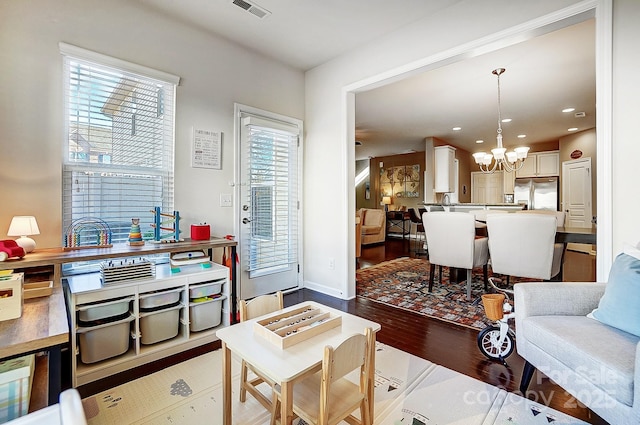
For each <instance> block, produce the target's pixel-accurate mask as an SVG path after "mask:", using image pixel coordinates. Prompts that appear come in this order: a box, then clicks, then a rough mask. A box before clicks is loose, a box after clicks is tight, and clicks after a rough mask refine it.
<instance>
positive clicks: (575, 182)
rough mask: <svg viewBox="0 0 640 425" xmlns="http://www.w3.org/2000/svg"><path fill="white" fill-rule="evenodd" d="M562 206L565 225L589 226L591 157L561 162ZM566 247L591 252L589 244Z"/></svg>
mask: <svg viewBox="0 0 640 425" xmlns="http://www.w3.org/2000/svg"><path fill="white" fill-rule="evenodd" d="M562 208H563V210H564V212H565V214H566V217H565V221H564V225H565V227H591V218H592V208H593V207H592V205H591V158H580V159H576V160H572V161H564V162H563V163H562ZM568 248H570V249H573V250H576V251H582V252H591V250H592V247H591V245H584V244H569V246H568Z"/></svg>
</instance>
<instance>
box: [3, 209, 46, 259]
mask: <svg viewBox="0 0 640 425" xmlns="http://www.w3.org/2000/svg"><path fill="white" fill-rule="evenodd" d="M39 234H40V229H38V223H37V222H36V218H35V217H34V216H31V215H17V216H15V217H13V218H12V219H11V224H10V225H9V231H8V232H7V236H20V237H19V238H18V239H16V243H17V244H18V245H19V246H21V247H22V248H23V249H24V252H31V251H33V250H34V249H36V241H34V240H33V239H31V238H29V237H27V236H31V235H39Z"/></svg>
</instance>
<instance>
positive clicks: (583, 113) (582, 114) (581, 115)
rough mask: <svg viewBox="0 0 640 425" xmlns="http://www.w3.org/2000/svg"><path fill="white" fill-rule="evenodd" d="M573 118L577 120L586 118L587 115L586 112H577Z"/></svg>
mask: <svg viewBox="0 0 640 425" xmlns="http://www.w3.org/2000/svg"><path fill="white" fill-rule="evenodd" d="M573 116H574V117H576V118H584V117H586V116H587V114H586V113H585V112H576V113H575V114H574V115H573Z"/></svg>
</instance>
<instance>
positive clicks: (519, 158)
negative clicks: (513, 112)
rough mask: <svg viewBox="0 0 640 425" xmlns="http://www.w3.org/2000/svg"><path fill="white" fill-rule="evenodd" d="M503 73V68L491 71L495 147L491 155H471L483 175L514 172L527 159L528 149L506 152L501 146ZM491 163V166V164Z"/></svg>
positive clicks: (522, 147) (519, 148) (521, 148)
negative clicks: (494, 96)
mask: <svg viewBox="0 0 640 425" xmlns="http://www.w3.org/2000/svg"><path fill="white" fill-rule="evenodd" d="M504 71H505V69H504V68H498V69H494V70H493V71H491V73H492V74H493V75H496V76H497V77H498V135H497V136H496V139H497V146H496V147H495V148H493V149H491V153H490V154H489V153H485V152H477V153H474V154H473V159H475V161H476V164H478V165H479V166H480V170H481V171H482V172H483V173H494V172H496V171H500V170H505V171H508V172H512V171H516V170H519V169H520V168H522V166H523V165H524V160H525V159H527V152H529V148H528V147H526V146H521V147H517V148H515V149H514V150H513V151H509V152H507V149H506V148H504V147H503V146H502V113H501V111H500V75H501V74H503V73H504ZM492 162H493V165H491V163H492Z"/></svg>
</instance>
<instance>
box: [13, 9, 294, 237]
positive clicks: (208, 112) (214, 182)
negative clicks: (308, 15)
mask: <svg viewBox="0 0 640 425" xmlns="http://www.w3.org/2000/svg"><path fill="white" fill-rule="evenodd" d="M60 41H63V42H66V43H69V44H73V45H77V46H79V47H83V48H85V49H89V50H93V51H96V52H98V53H103V54H106V55H109V56H113V57H116V58H119V59H123V60H127V61H130V62H134V63H138V64H141V65H144V66H147V67H151V68H155V69H158V70H161V71H165V72H168V73H171V74H174V75H178V76H180V77H181V82H180V85H179V87H178V88H177V97H176V99H177V105H176V111H177V112H176V163H175V170H176V173H175V206H176V209H177V210H179V211H180V215H181V216H182V217H183V218H184V220H183V222H182V224H181V226H180V227H181V228H182V230H183V232H185V233H186V236H187V237H188V234H189V228H190V224H191V223H197V222H201V221H206V222H207V223H211V224H212V232H213V233H214V234H215V235H225V234H231V233H233V232H234V228H233V208H221V207H219V198H220V193H233V188H232V187H230V186H229V182H230V181H233V179H234V158H233V152H234V148H233V137H234V134H233V106H234V102H239V103H243V104H246V105H251V106H254V107H258V108H262V109H266V110H270V111H273V112H277V113H280V114H283V115H288V116H292V117H294V118H298V119H303V118H304V75H303V73H302V72H301V71H298V70H295V69H293V68H290V67H287V66H284V65H282V64H279V63H277V62H275V61H273V60H270V59H267V58H265V57H262V56H260V55H257V54H256V53H254V52H249V51H247V50H246V49H243V48H240V47H238V46H236V45H234V44H232V43H230V42H228V41H226V40H224V39H222V38H219V37H215V36H211V35H208V34H206V33H204V32H202V31H199V30H197V29H194V28H191V27H188V26H185V25H182V24H180V23H178V22H176V21H174V20H170V19H167V18H165V17H164V16H162V15H160V14H157V13H155V12H151V11H149V10H147V9H145V8H144V6H142V5H141V4H140V3H139V2H132V1H127V0H109V1H102V0H67V1H49V0H29V1H23V0H3V1H2V2H0V64H1V68H2V69H1V71H0V147H1V151H0V187H1V189H0V194H1V196H2V206H1V207H0V237H1V238H4V237H5V235H6V231H7V229H8V228H9V222H10V220H11V217H12V216H14V215H35V216H36V218H37V220H38V224H39V227H40V231H41V234H40V235H39V236H36V237H34V239H36V241H37V243H38V247H40V248H44V247H54V246H60V244H61V236H60V235H61V222H62V220H61V209H62V206H61V197H62V195H61V170H62V158H63V143H64V137H63V131H64V127H63V118H64V114H63V111H62V107H63V100H62V57H61V55H60V53H59V49H58V42H60ZM192 127H196V128H205V129H212V130H218V131H222V132H223V133H224V136H223V147H222V149H223V150H222V153H223V164H222V170H208V169H198V168H191V165H190V154H191V148H190V143H191V128H192ZM142 220H143V222H144V220H145V218H144V217H142ZM149 221H151V217H149Z"/></svg>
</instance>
